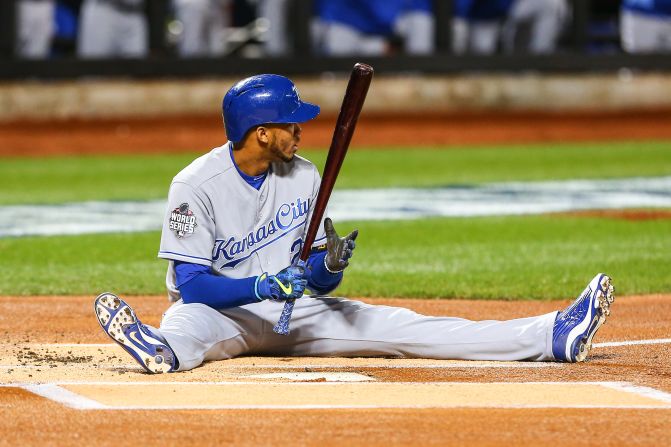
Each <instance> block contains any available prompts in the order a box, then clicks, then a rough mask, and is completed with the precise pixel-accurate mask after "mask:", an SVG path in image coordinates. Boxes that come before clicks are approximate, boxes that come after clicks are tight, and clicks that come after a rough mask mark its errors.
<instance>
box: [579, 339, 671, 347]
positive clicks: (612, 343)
mask: <svg viewBox="0 0 671 447" xmlns="http://www.w3.org/2000/svg"><path fill="white" fill-rule="evenodd" d="M668 343H671V338H656V339H652V340H628V341H608V342H604V343H594V344H593V345H592V347H593V348H610V347H617V346H635V345H663V344H668Z"/></svg>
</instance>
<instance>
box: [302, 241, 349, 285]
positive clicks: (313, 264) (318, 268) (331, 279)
mask: <svg viewBox="0 0 671 447" xmlns="http://www.w3.org/2000/svg"><path fill="white" fill-rule="evenodd" d="M324 258H326V250H319V251H318V250H312V252H311V253H310V257H309V258H308V261H307V271H308V289H310V290H312V291H313V292H315V293H316V294H318V295H325V294H327V293H329V292H331V291H333V290H335V288H336V287H338V285H340V282H341V281H342V278H343V272H338V273H331V272H329V271H328V270H326V266H325V265H324Z"/></svg>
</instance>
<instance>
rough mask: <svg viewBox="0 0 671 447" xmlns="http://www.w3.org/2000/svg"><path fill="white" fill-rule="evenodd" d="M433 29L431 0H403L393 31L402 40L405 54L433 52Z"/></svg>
mask: <svg viewBox="0 0 671 447" xmlns="http://www.w3.org/2000/svg"><path fill="white" fill-rule="evenodd" d="M435 29H436V24H435V17H434V15H433V1H432V0H405V2H404V4H403V6H402V7H401V11H400V13H399V15H398V16H397V17H396V20H395V21H394V32H395V33H396V34H397V35H398V36H400V37H401V39H402V40H403V49H404V51H405V53H407V54H414V55H426V54H431V53H433V51H434V49H435V38H434V35H435Z"/></svg>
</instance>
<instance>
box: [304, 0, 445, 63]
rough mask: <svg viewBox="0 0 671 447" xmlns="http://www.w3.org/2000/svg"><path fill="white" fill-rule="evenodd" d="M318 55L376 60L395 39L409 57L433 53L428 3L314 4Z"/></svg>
mask: <svg viewBox="0 0 671 447" xmlns="http://www.w3.org/2000/svg"><path fill="white" fill-rule="evenodd" d="M316 10H317V13H318V14H319V17H318V23H319V24H320V25H319V27H320V28H321V29H319V31H318V32H319V33H320V34H321V35H319V36H313V37H314V38H315V40H318V41H321V48H320V52H321V53H323V54H325V55H327V56H348V55H353V54H360V55H368V56H380V55H384V54H388V53H389V52H390V51H391V48H392V45H391V42H392V40H394V39H395V38H400V39H401V40H402V41H403V48H404V50H405V51H406V52H408V53H410V54H425V53H427V52H430V51H433V27H434V24H433V23H434V19H433V15H432V9H431V1H424V0H415V1H413V0H366V1H361V0H318V2H317V6H316Z"/></svg>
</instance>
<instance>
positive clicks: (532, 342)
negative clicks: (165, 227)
mask: <svg viewBox="0 0 671 447" xmlns="http://www.w3.org/2000/svg"><path fill="white" fill-rule="evenodd" d="M281 310H282V306H281V305H277V303H261V305H258V306H254V307H251V306H250V307H249V311H251V312H253V313H255V314H256V318H255V319H258V320H262V321H264V322H265V324H264V326H263V329H262V330H263V334H262V336H261V340H260V343H259V345H258V347H257V348H253V349H252V351H251V353H257V354H274V355H300V356H396V357H410V358H433V359H468V360H547V359H551V358H552V326H553V323H554V320H555V316H556V314H557V313H556V312H552V313H549V314H546V315H542V316H539V317H532V318H522V319H517V320H509V321H469V320H465V319H461V318H452V317H430V316H424V315H420V314H417V313H415V312H413V311H411V310H409V309H404V308H397V307H389V306H375V305H370V304H365V303H362V302H358V301H351V300H347V299H342V298H330V297H324V298H308V297H305V298H301V299H299V300H297V301H296V305H295V307H294V312H293V315H292V319H291V333H290V334H289V335H288V336H280V335H277V334H275V333H274V332H272V326H273V324H274V322H275V321H276V320H277V318H278V317H279V315H280V312H281ZM223 312H224V314H226V315H229V316H231V315H230V314H231V313H235V312H237V310H236V309H231V310H230V311H229V310H226V311H223ZM242 325H243V326H244V325H245V323H244V322H243V323H242Z"/></svg>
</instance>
